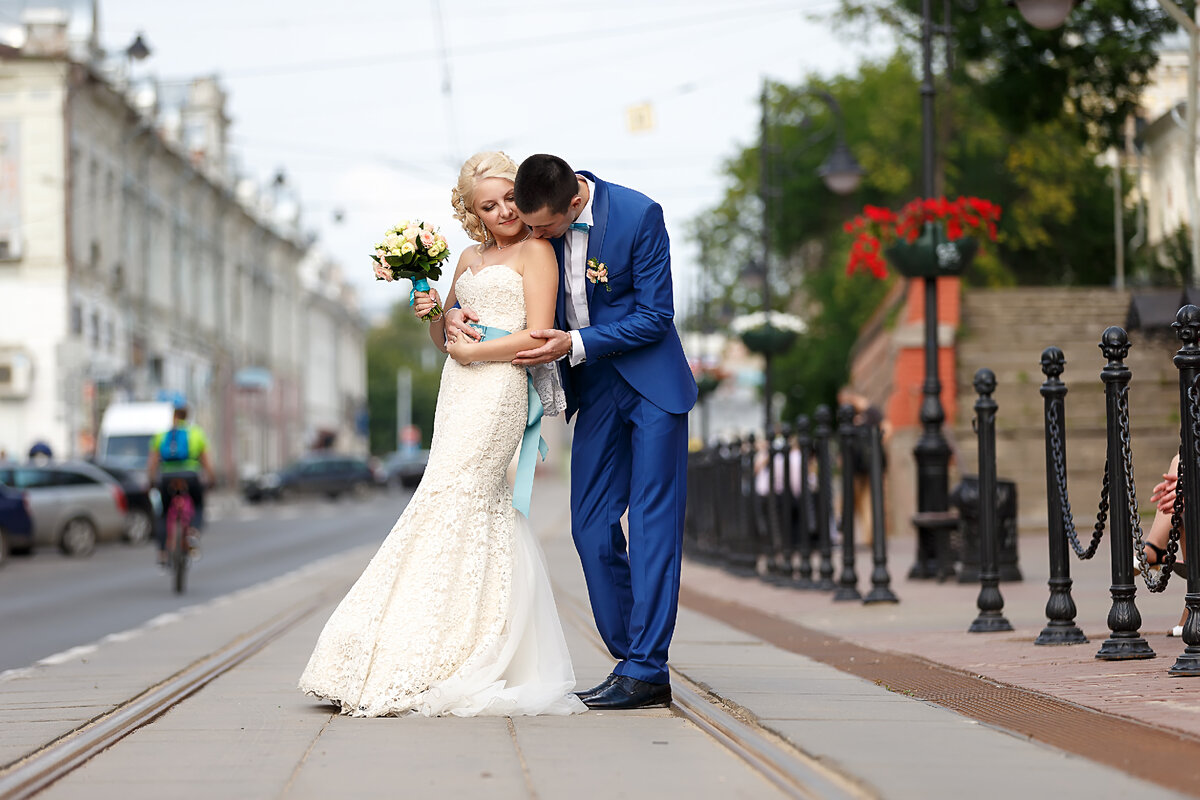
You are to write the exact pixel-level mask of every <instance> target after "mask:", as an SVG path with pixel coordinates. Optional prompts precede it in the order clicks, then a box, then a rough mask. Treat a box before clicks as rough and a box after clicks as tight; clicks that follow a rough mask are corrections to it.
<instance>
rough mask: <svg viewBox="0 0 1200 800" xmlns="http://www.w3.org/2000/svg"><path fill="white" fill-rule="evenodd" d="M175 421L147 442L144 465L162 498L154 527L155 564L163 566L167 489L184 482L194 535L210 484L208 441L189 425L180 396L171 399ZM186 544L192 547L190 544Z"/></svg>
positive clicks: (184, 404)
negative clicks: (202, 478)
mask: <svg viewBox="0 0 1200 800" xmlns="http://www.w3.org/2000/svg"><path fill="white" fill-rule="evenodd" d="M174 402H175V415H174V416H175V419H174V422H173V423H172V425H171V429H170V430H168V431H164V432H163V433H159V434H156V435H155V436H154V437H153V438H151V440H150V457H149V459H148V460H147V462H146V477H147V479H148V480H149V481H150V485H151V486H155V485H157V486H158V491H159V496H160V497H161V498H162V519H161V520H160V522H159V525H158V526H157V531H156V537H155V538H156V539H157V540H158V563H159V565H166V563H167V525H166V519H167V510H168V509H169V508H170V506H171V498H172V496H173V495H172V494H171V488H170V485H171V483H172V482H173V481H176V480H183V481H186V482H187V487H188V494H189V495H190V496H191V498H192V506H193V507H194V509H195V514H194V516H193V517H192V528H194V529H195V532H196V533H199V531H200V529H201V528H202V527H203V525H204V487H205V486H206V485H209V486H211V485H212V484H213V483H214V480H213V477H214V476H213V470H212V465H211V464H210V463H209V459H208V441H207V440H206V439H205V436H204V431H202V430H200V428H199V427H197V426H195V425H189V424H188V421H187V418H188V407H187V401H186V399H184V398H183V397H182V396H177V397H176V398H175V401H174ZM201 470H203V472H204V482H201V480H200V472H201ZM190 539H191V537H189V545H192V546H193V547H194V543H193V542H192V541H190Z"/></svg>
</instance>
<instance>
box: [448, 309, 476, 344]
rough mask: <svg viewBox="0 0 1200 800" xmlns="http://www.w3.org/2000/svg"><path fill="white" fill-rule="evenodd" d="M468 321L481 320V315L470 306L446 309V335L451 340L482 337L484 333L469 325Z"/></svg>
mask: <svg viewBox="0 0 1200 800" xmlns="http://www.w3.org/2000/svg"><path fill="white" fill-rule="evenodd" d="M468 322H479V315H478V314H476V313H475V312H474V311H472V310H471V309H469V308H462V307H459V308H448V309H446V337H447V338H448V339H450V340H454V339H456V338H459V339H461V338H467V339H482V338H483V334H482V333H480V332H479V331H478V330H476V329H475V328H472V327H471V326H470V325H468V324H467V323H468ZM460 334H461V336H460Z"/></svg>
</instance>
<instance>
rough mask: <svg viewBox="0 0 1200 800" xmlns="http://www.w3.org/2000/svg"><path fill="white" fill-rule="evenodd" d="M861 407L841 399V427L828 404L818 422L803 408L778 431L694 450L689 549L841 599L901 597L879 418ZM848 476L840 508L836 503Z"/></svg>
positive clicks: (736, 567)
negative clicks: (868, 557) (862, 535)
mask: <svg viewBox="0 0 1200 800" xmlns="http://www.w3.org/2000/svg"><path fill="white" fill-rule="evenodd" d="M854 416H855V411H854V409H853V408H852V407H851V406H843V407H842V408H840V409H839V411H838V417H837V428H836V430H835V428H834V416H833V413H832V411H831V410H830V409H829V408H828V407H827V406H821V407H820V408H818V409H817V411H816V414H815V415H814V416H813V420H812V424H810V422H809V420H808V418H807V417H804V416H801V417H799V418H798V419H797V420H796V421H795V423H794V424H788V425H780V426H779V427H777V428H776V429H775V430H774V431H772V432H771V435H770V436H767V437H762V438H760V437H759V436H758V435H757V434H753V433H752V434H749V435H747V436H744V437H740V436H739V437H731V438H727V439H722V440H720V441H717V442H714V443H713V444H711V445H710V446H708V447H706V448H704V449H703V450H699V451H697V452H694V453H692V454H691V456H690V458H689V460H688V508H687V517H686V520H687V521H686V525H685V528H684V548H685V550H686V552H687V553H688V554H689V556H691V557H693V558H696V559H699V560H701V561H706V562H709V563H715V564H719V565H721V566H723V567H725V568H727V569H729V570H732V571H734V572H737V573H741V574H745V575H756V576H759V577H761V578H763V579H764V580H768V581H771V582H772V583H776V584H780V585H786V586H792V587H794V588H797V589H817V590H822V591H832V592H833V597H834V599H835V600H842V601H845V600H855V601H863V602H868V603H878V602H895V600H896V597H895V595H894V594H893V593H892V591H891V588H890V584H891V578H890V577H889V575H888V570H887V541H886V536H885V531H886V519H885V510H884V487H883V446H882V444H881V435H880V430H879V425H878V424H877V423H867V424H855V423H854ZM835 444H836V453H835V452H834V451H835ZM858 476H861V479H859V478H858ZM839 481H840V492H841V504H840V514H839V511H838V508H837V507H836V506H835V504H834V487H835V483H837V482H839ZM860 492H861V493H863V496H864V498H866V499H867V501H868V503H869V506H870V509H871V513H870V518H871V538H872V547H871V552H872V561H873V564H872V570H871V585H872V588H871V590H870V592H868V594H867V596H866V597H865V598H864V597H863V595H862V594H861V592H860V591H859V588H858V583H859V579H858V573H857V565H856V561H855V558H856V552H855V547H856V542H855V532H854V528H855V507H856V505H857V503H858V495H859V493H860ZM835 539H836V540H837V542H838V543H839V546H838V547H837V552H836V556H837V560H839V561H840V564H835V549H834V542H835ZM835 574H836V579H835Z"/></svg>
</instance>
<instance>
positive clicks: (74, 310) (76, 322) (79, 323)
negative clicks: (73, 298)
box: [71, 303, 83, 336]
mask: <svg viewBox="0 0 1200 800" xmlns="http://www.w3.org/2000/svg"><path fill="white" fill-rule="evenodd" d="M71 335H72V336H82V335H83V307H82V306H81V305H79V303H71Z"/></svg>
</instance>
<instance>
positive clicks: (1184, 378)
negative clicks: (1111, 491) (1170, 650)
mask: <svg viewBox="0 0 1200 800" xmlns="http://www.w3.org/2000/svg"><path fill="white" fill-rule="evenodd" d="M1171 327H1173V328H1175V335H1176V336H1178V337H1179V341H1180V343H1181V345H1182V346H1181V347H1180V348H1179V352H1178V353H1176V354H1175V359H1174V361H1175V366H1176V367H1177V368H1178V369H1179V419H1180V429H1181V432H1182V434H1183V436H1182V446H1181V448H1180V449H1181V451H1182V452H1181V454H1180V459H1179V484H1178V485H1177V487H1176V492H1182V493H1183V531H1184V533H1183V535H1184V537H1185V543H1186V545H1187V563H1186V567H1187V592H1186V593H1185V594H1184V605H1185V606H1186V608H1187V619H1186V620H1185V621H1184V623H1183V643H1184V645H1185V647H1184V649H1183V652H1182V653H1180V654H1179V657H1178V658H1177V659H1176V660H1175V663H1174V664H1173V665H1172V666H1171V669H1169V670H1168V673H1169V674H1171V675H1179V676H1184V677H1192V676H1196V675H1200V564H1198V563H1197V562H1200V480H1197V479H1196V476H1200V407H1198V404H1200V386H1198V381H1200V343H1198V340H1200V308H1197V307H1196V306H1193V305H1186V306H1184V307H1183V308H1181V309H1179V313H1178V314H1176V315H1175V324H1174V325H1172V326H1171Z"/></svg>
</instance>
